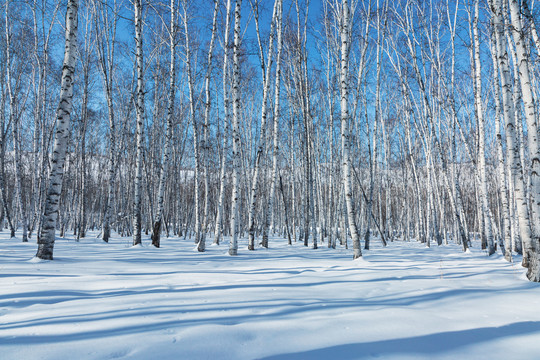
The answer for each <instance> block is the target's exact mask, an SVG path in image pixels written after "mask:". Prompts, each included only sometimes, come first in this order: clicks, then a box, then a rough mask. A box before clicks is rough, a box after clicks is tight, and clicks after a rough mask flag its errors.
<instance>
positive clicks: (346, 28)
mask: <svg viewBox="0 0 540 360" xmlns="http://www.w3.org/2000/svg"><path fill="white" fill-rule="evenodd" d="M341 9H342V10H341V19H340V25H341V26H340V27H341V29H340V30H341V31H340V38H341V73H340V82H341V88H340V93H341V152H342V162H343V163H342V166H343V169H342V181H343V189H344V191H345V203H346V205H347V218H348V221H349V231H350V232H351V238H352V243H353V259H357V258H359V257H362V249H361V247H360V237H359V235H358V228H357V226H356V212H355V208H354V200H353V194H352V184H351V182H352V181H351V176H352V175H351V168H350V167H351V164H350V161H351V160H350V154H349V149H350V143H349V142H350V139H349V109H348V105H349V51H350V34H351V30H350V25H349V4H348V2H347V0H343V2H342V5H341Z"/></svg>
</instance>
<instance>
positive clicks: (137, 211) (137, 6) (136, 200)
mask: <svg viewBox="0 0 540 360" xmlns="http://www.w3.org/2000/svg"><path fill="white" fill-rule="evenodd" d="M133 6H134V15H135V61H136V67H137V90H136V94H137V95H136V105H135V109H136V113H137V154H136V160H135V166H136V167H135V183H134V185H133V186H134V188H135V189H134V195H133V245H137V244H140V243H141V242H142V239H141V217H142V215H141V198H142V158H143V148H142V147H143V144H144V137H143V136H144V134H143V130H144V129H143V117H144V69H143V66H144V64H143V38H142V0H134V2H133Z"/></svg>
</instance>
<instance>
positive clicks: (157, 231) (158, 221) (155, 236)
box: [152, 0, 176, 247]
mask: <svg viewBox="0 0 540 360" xmlns="http://www.w3.org/2000/svg"><path fill="white" fill-rule="evenodd" d="M175 4H176V0H171V5H170V6H171V23H170V28H169V48H170V50H171V53H170V54H171V58H170V68H169V99H168V104H167V105H168V106H167V124H166V129H165V145H164V147H163V159H162V162H161V168H160V172H159V185H158V206H157V208H158V210H157V214H156V218H155V221H154V225H153V227H152V245H154V246H155V247H160V237H161V225H162V222H163V212H164V198H165V180H166V178H167V173H168V170H169V163H170V159H169V158H170V153H171V138H172V131H173V124H174V123H173V115H174V100H175V94H176V88H175V86H176V81H175V80H176V41H175V40H176V39H175V35H176V17H175V15H176V9H175Z"/></svg>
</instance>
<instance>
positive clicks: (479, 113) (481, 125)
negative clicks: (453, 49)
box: [473, 0, 495, 255]
mask: <svg viewBox="0 0 540 360" xmlns="http://www.w3.org/2000/svg"><path fill="white" fill-rule="evenodd" d="M478 18H479V0H475V3H474V21H473V42H474V47H473V48H474V66H473V67H474V82H475V86H474V89H475V94H474V98H475V102H476V106H475V109H476V119H477V125H478V170H479V173H480V184H479V187H480V201H481V208H482V211H481V214H482V215H481V216H482V217H483V223H484V232H485V236H486V240H487V249H488V255H492V254H494V253H495V246H494V242H493V229H492V227H491V224H492V223H493V222H492V219H491V215H490V214H491V212H490V210H489V204H488V194H487V178H486V150H485V149H486V146H485V143H486V135H485V120H484V111H483V108H482V68H481V62H480V36H479V31H478Z"/></svg>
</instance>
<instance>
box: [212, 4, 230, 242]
mask: <svg viewBox="0 0 540 360" xmlns="http://www.w3.org/2000/svg"><path fill="white" fill-rule="evenodd" d="M226 14H227V15H226V19H225V36H224V41H223V43H224V44H223V70H222V71H223V74H222V76H223V84H222V86H223V114H224V127H223V154H222V155H221V173H220V176H219V179H220V183H219V200H218V208H217V214H216V226H215V229H214V244H219V240H220V238H221V236H222V233H223V232H222V225H221V222H222V220H221V219H222V217H223V200H224V198H225V174H226V173H227V171H226V170H227V169H226V165H227V161H226V159H227V143H228V141H227V128H228V126H229V106H230V105H229V102H230V101H229V84H228V80H229V77H228V74H229V69H228V63H229V31H230V27H231V25H230V20H231V0H227V10H226Z"/></svg>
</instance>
